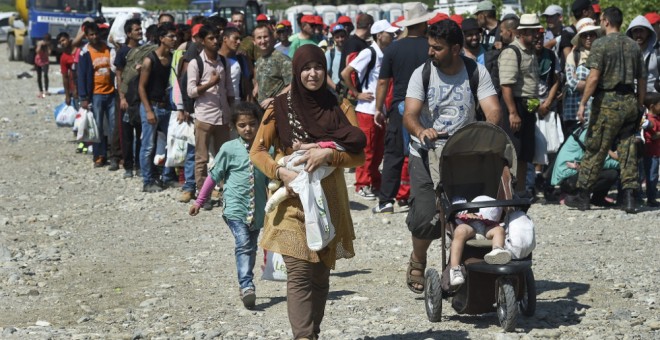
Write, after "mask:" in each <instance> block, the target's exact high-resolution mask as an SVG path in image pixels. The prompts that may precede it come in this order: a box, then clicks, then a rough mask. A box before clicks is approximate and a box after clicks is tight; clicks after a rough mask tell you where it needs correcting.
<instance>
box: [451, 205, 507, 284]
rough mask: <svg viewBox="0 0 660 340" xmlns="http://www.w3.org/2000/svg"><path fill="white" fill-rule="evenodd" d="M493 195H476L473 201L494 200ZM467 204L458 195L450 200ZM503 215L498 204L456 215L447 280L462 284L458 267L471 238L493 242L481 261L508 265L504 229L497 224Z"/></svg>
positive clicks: (461, 276)
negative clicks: (474, 211) (466, 243)
mask: <svg viewBox="0 0 660 340" xmlns="http://www.w3.org/2000/svg"><path fill="white" fill-rule="evenodd" d="M494 200H495V199H493V198H492V197H488V196H485V195H482V196H477V197H475V199H473V200H472V202H486V201H494ZM458 203H467V200H466V199H465V198H463V197H460V196H457V197H454V198H453V199H452V204H458ZM501 218H502V208H501V207H485V208H480V209H479V212H478V213H469V212H467V211H461V212H459V213H458V214H456V225H457V226H456V228H454V238H453V240H452V242H451V249H450V254H451V255H450V257H449V258H450V262H449V265H450V267H451V268H450V271H449V275H450V278H449V283H450V285H451V286H452V288H456V287H458V286H460V285H462V284H463V283H465V278H464V277H463V272H462V270H461V267H462V266H461V264H460V260H461V257H462V254H463V248H464V247H465V242H467V240H469V239H471V238H476V239H481V240H484V239H487V240H492V241H493V248H492V250H491V251H490V252H489V253H488V254H486V255H484V261H486V263H488V264H507V263H509V262H510V261H511V253H509V251H507V250H505V249H504V237H505V232H504V228H503V227H502V226H501V225H500V219H501Z"/></svg>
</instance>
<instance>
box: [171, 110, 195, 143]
mask: <svg viewBox="0 0 660 340" xmlns="http://www.w3.org/2000/svg"><path fill="white" fill-rule="evenodd" d="M176 118H177V115H176V114H174V113H173V114H171V115H170V123H169V125H168V126H167V138H172V137H173V138H178V139H183V140H185V141H186V143H188V144H190V145H192V146H195V125H194V124H193V123H191V122H183V123H179V122H178V121H177V120H176ZM168 145H169V143H168Z"/></svg>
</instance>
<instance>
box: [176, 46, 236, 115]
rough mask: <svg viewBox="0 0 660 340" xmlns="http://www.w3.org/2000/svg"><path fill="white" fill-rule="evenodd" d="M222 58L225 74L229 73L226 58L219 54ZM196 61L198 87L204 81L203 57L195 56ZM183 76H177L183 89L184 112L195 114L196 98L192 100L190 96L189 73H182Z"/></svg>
mask: <svg viewBox="0 0 660 340" xmlns="http://www.w3.org/2000/svg"><path fill="white" fill-rule="evenodd" d="M218 55H219V56H220V60H221V61H222V66H223V67H224V68H225V72H227V71H226V70H227V60H226V59H225V57H224V56H222V55H220V54H218ZM195 61H196V62H197V85H199V84H200V82H201V80H202V75H203V74H204V61H203V60H202V57H201V56H200V55H199V54H198V55H196V56H195ZM181 73H182V74H181V76H177V79H178V80H179V88H180V89H181V100H182V101H183V110H184V111H185V112H188V113H194V112H195V98H190V96H188V88H187V86H188V72H181Z"/></svg>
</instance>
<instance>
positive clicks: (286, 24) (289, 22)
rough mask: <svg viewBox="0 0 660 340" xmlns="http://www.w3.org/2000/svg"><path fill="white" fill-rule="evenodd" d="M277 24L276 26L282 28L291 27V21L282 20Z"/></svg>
mask: <svg viewBox="0 0 660 340" xmlns="http://www.w3.org/2000/svg"><path fill="white" fill-rule="evenodd" d="M277 24H278V25H284V26H286V27H291V21H289V20H282V21H280V22H279V23H277Z"/></svg>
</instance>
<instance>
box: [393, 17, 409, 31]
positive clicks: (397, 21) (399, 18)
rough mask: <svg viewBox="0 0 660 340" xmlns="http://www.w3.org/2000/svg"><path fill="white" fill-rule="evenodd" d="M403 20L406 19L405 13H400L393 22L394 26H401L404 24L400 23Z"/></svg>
mask: <svg viewBox="0 0 660 340" xmlns="http://www.w3.org/2000/svg"><path fill="white" fill-rule="evenodd" d="M403 20H406V18H405V17H404V16H403V15H399V17H398V18H396V20H394V22H392V26H396V27H399V28H401V27H402V26H401V25H399V23H400V22H401V21H403Z"/></svg>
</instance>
